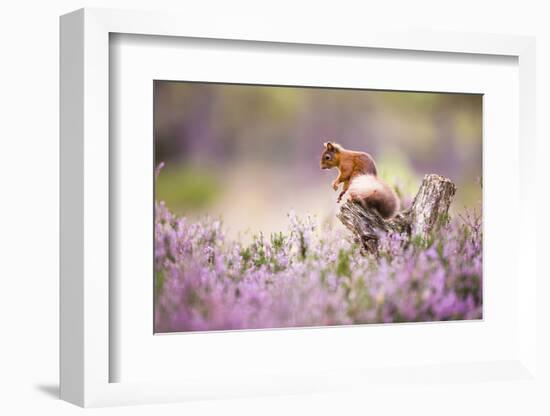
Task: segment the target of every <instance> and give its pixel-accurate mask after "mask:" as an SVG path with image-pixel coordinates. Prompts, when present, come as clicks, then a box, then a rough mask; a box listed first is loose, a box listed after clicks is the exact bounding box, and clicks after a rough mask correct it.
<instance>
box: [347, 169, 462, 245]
mask: <svg viewBox="0 0 550 416" xmlns="http://www.w3.org/2000/svg"><path fill="white" fill-rule="evenodd" d="M455 192H456V186H455V184H454V183H453V182H452V181H451V180H450V179H448V178H445V177H443V176H440V175H435V174H429V175H425V176H424V180H423V181H422V184H421V185H420V189H419V190H418V193H417V194H416V196H415V198H414V200H413V202H412V204H411V206H410V208H408V209H406V210H404V211H402V212H399V213H398V214H397V215H396V216H394V217H393V218H391V219H389V220H384V219H383V218H382V217H381V216H380V215H379V214H378V212H377V211H376V210H374V209H365V208H363V207H362V206H361V205H360V204H359V203H357V202H353V201H347V202H346V203H345V204H343V205H342V207H341V208H340V213H339V214H337V217H338V218H339V219H340V221H341V222H342V224H344V225H345V226H346V227H347V228H348V229H349V230H350V231H351V232H352V233H353V234H354V236H355V240H356V241H357V242H358V243H360V244H361V247H362V249H363V250H364V251H366V252H368V253H377V252H378V242H379V239H380V235H381V234H383V233H388V232H398V233H404V234H406V235H408V237H409V238H418V239H421V240H422V241H426V240H427V239H428V237H429V235H430V232H431V231H432V230H433V229H434V227H435V226H436V225H439V224H443V223H445V222H447V221H448V215H449V207H450V206H451V203H452V201H453V198H454V195H455Z"/></svg>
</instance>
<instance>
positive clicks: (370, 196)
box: [348, 175, 399, 218]
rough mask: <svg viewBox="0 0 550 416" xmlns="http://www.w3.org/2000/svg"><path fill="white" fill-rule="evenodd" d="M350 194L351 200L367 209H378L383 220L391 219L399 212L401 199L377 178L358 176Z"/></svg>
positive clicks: (351, 186) (353, 182)
mask: <svg viewBox="0 0 550 416" xmlns="http://www.w3.org/2000/svg"><path fill="white" fill-rule="evenodd" d="M348 193H349V197H350V199H351V200H353V201H359V202H360V203H361V204H362V205H363V206H364V207H365V208H374V209H376V210H377V211H378V213H379V214H380V215H381V216H382V217H383V218H391V217H393V216H394V215H395V214H396V213H397V211H398V210H399V198H397V195H396V194H395V192H394V190H393V189H392V188H391V187H390V186H389V185H388V184H387V183H385V182H384V181H382V180H380V179H379V178H378V177H377V176H374V175H360V176H356V177H355V178H353V180H352V181H351V183H350V186H349V190H348Z"/></svg>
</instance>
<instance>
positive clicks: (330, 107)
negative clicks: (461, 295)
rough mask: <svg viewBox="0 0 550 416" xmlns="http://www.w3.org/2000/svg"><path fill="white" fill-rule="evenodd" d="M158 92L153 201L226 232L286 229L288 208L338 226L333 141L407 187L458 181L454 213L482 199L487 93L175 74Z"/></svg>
mask: <svg viewBox="0 0 550 416" xmlns="http://www.w3.org/2000/svg"><path fill="white" fill-rule="evenodd" d="M154 94H155V108H154V117H155V119H154V124H155V160H156V164H157V165H158V164H159V163H160V162H164V163H165V167H164V169H163V170H162V172H161V174H160V175H159V178H158V180H157V186H156V199H157V200H163V201H165V202H166V204H167V205H168V207H169V208H170V209H171V210H173V211H175V212H177V213H178V214H182V215H187V216H190V217H197V216H202V215H205V214H208V215H215V216H222V217H223V220H224V223H225V225H226V227H228V228H229V230H230V233H234V234H239V233H242V232H246V231H249V232H258V231H264V232H271V231H276V230H280V229H285V228H286V224H287V218H286V215H287V213H288V212H289V211H290V210H295V211H296V212H297V213H298V214H299V215H304V214H306V213H311V214H314V215H316V216H317V217H318V218H319V219H320V220H321V221H324V222H328V223H333V222H334V219H335V213H336V212H337V208H338V206H337V204H336V198H337V195H338V194H337V193H336V192H334V191H333V190H332V188H331V181H332V180H333V179H334V178H335V177H336V175H337V172H336V170H331V171H321V170H320V168H319V160H320V156H321V152H322V150H323V142H324V141H327V140H333V141H336V142H338V143H340V144H342V145H343V146H344V147H345V148H348V149H351V150H361V151H366V152H369V153H370V154H371V155H372V156H373V157H374V159H375V161H376V163H377V165H378V170H379V172H380V175H381V176H382V177H383V178H384V179H385V180H387V181H388V182H389V183H390V184H391V185H393V186H397V187H398V188H399V189H400V190H401V191H402V192H403V193H405V194H406V195H410V196H411V197H412V196H414V194H415V193H416V191H417V189H418V186H419V185H420V182H421V180H422V177H423V176H424V174H426V173H437V174H440V175H443V176H447V177H449V178H451V179H452V180H453V181H454V182H455V184H456V185H457V187H458V191H457V195H456V198H455V202H454V204H453V206H452V210H453V211H454V212H455V213H456V212H457V211H460V210H462V209H464V208H465V207H476V208H479V206H480V203H481V197H482V192H481V187H480V184H479V180H480V177H481V175H482V96H481V95H478V94H451V93H448V94H447V93H420V92H398V91H369V90H348V89H330V88H303V87H275V86H255V85H231V84H209V83H189V82H171V81H155V85H154Z"/></svg>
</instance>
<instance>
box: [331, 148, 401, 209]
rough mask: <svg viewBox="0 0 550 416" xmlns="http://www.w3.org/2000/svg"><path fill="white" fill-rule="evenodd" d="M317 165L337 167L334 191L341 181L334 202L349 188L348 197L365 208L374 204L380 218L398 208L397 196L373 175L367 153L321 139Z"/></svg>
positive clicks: (369, 156)
mask: <svg viewBox="0 0 550 416" xmlns="http://www.w3.org/2000/svg"><path fill="white" fill-rule="evenodd" d="M324 146H325V149H324V150H323V153H322V155H321V169H332V168H338V172H339V173H338V177H337V178H336V179H335V180H334V181H333V182H332V188H333V189H334V190H335V191H337V190H338V186H339V185H340V184H341V183H343V184H344V186H343V188H342V192H340V195H339V196H338V202H340V201H341V200H342V197H343V196H344V194H345V193H346V192H348V191H349V197H350V198H349V199H350V200H353V201H358V202H360V203H361V205H363V207H365V208H374V209H376V211H378V213H379V214H380V215H381V216H382V218H386V219H387V218H391V217H393V216H394V215H395V214H396V213H397V211H398V210H399V199H398V198H397V195H396V194H395V192H394V191H393V189H392V188H391V187H390V186H389V185H388V184H387V183H385V182H384V181H382V180H381V179H380V178H379V177H378V176H377V171H376V164H375V163H374V160H373V158H372V157H371V155H369V154H368V153H364V152H355V151H352V150H347V149H344V148H343V147H342V146H341V145H339V144H337V143H333V142H326V143H324Z"/></svg>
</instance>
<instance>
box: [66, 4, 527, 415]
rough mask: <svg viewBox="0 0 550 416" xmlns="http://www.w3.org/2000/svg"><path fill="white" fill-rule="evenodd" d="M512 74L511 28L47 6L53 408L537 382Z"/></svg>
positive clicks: (519, 114) (523, 145) (522, 75)
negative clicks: (54, 251) (56, 260)
mask: <svg viewBox="0 0 550 416" xmlns="http://www.w3.org/2000/svg"><path fill="white" fill-rule="evenodd" d="M182 19H183V20H182ZM182 22H184V23H182ZM533 72H534V41H533V39H531V38H525V37H515V36H504V35H503V36H500V35H499V36H493V35H481V34H467V35H466V34H450V33H441V34H437V36H433V34H429V33H421V32H418V33H406V34H405V33H397V32H396V33H384V32H377V31H365V33H363V34H361V36H359V37H357V36H349V35H345V34H339V33H337V32H335V31H332V32H327V31H325V30H322V28H315V26H313V29H312V30H311V32H309V33H308V34H307V35H305V34H303V33H302V32H301V31H300V30H299V29H298V28H296V29H292V28H290V29H289V30H284V31H283V30H281V29H278V28H276V27H275V26H273V27H271V26H262V27H259V26H256V25H254V24H251V26H250V27H247V26H246V25H244V26H242V27H241V29H240V30H239V32H235V31H233V29H232V26H231V25H228V24H224V23H223V22H220V24H219V25H212V26H210V28H205V27H202V26H201V25H200V24H199V23H197V22H193V21H191V20H190V19H185V18H182V17H181V16H172V15H167V14H161V13H159V14H156V13H144V12H125V11H124V12H123V11H113V10H96V9H92V10H89V9H85V10H80V11H76V12H74V13H71V14H69V15H66V16H63V17H62V18H61V84H62V85H61V112H62V120H61V248H62V258H61V396H62V398H63V399H65V400H68V401H70V402H72V403H75V404H78V405H81V406H104V405H114V404H137V403H154V402H163V401H182V400H192V399H197V398H203V399H204V398H220V397H248V396H255V395H271V394H288V393H290V394H297V393H308V392H317V393H318V392H324V391H339V390H351V391H355V390H357V391H360V390H361V389H365V388H368V389H369V391H372V392H375V391H378V390H379V389H381V391H382V390H384V387H383V386H384V385H386V386H387V385H388V384H390V385H392V386H394V387H395V388H396V389H406V387H407V385H411V383H417V384H418V383H420V385H421V386H422V387H421V388H422V389H424V391H426V392H428V391H430V389H432V388H433V384H434V383H444V384H445V383H456V382H460V383H463V385H462V387H457V386H456V385H454V386H453V388H455V389H457V388H458V389H460V388H462V389H467V388H469V387H468V386H476V388H482V389H484V391H485V392H486V393H487V395H488V396H491V395H498V388H497V387H495V385H496V384H498V383H502V382H506V383H509V384H508V385H509V386H518V385H520V384H521V385H522V386H525V384H522V383H525V382H527V381H528V383H532V384H531V385H535V384H536V383H538V379H537V378H536V377H535V371H536V368H537V367H536V361H535V349H536V336H535V335H536V303H535V302H534V301H533V299H534V297H535V296H534V294H535V284H536V270H534V264H535V263H534V261H532V256H533V255H534V254H533V253H534V250H530V248H529V247H531V246H532V245H533V244H535V243H534V241H535V239H534V238H533V237H532V235H531V233H533V231H532V230H534V229H536V224H535V218H533V217H532V216H529V215H521V213H524V212H526V209H527V206H528V205H527V204H528V202H529V198H530V197H531V196H530V195H533V193H532V192H530V187H532V186H533V185H532V184H531V182H530V181H529V180H528V178H529V175H530V172H532V169H533V160H534V151H533V148H532V146H531V144H532V143H533V141H534V137H535V136H534V130H533V123H532V122H531V117H532V116H533V114H534V111H533V109H534V106H535V102H534V91H535V81H534V77H533ZM502 206H506V207H507V209H506V212H503V211H502V209H500V207H502ZM511 221H512V222H514V223H517V224H516V225H515V226H513V227H510V222H511ZM519 270H522V273H521V276H520V273H519ZM482 382H484V383H482ZM482 386H483V387H482ZM511 388H512V387H511ZM514 388H515V387H514ZM525 388H528V387H525ZM449 394H450V390H449ZM491 397H492V396H491ZM495 397H496V396H495Z"/></svg>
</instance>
